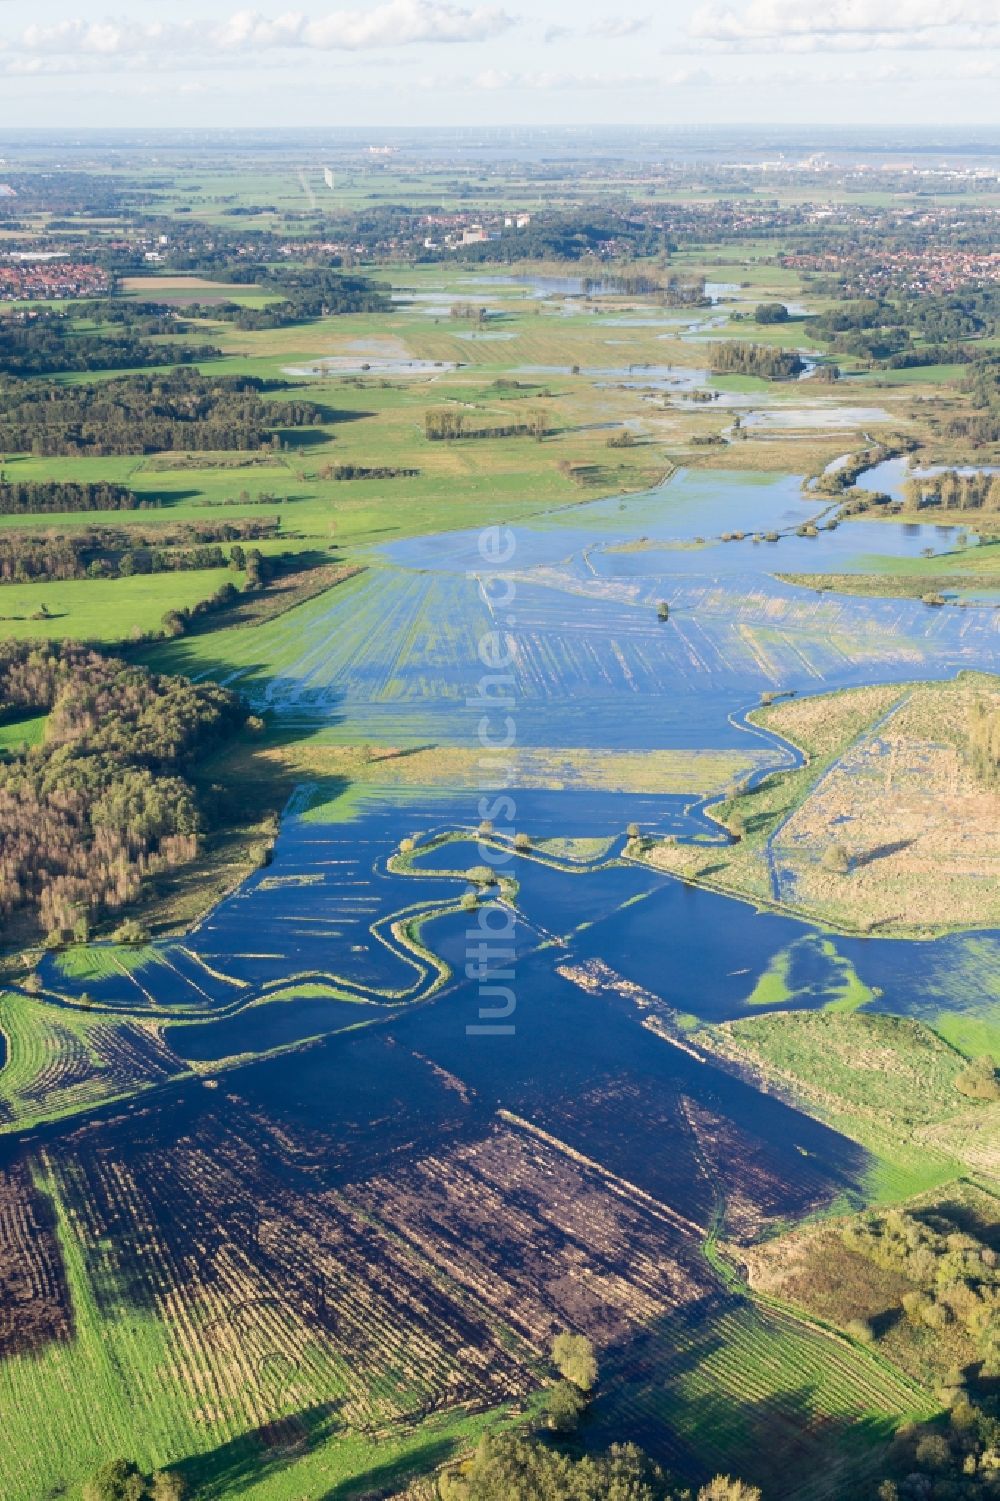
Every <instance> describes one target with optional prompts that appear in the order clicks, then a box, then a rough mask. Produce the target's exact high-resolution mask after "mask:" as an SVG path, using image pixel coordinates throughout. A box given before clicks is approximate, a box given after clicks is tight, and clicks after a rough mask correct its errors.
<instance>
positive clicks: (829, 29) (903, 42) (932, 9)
mask: <svg viewBox="0 0 1000 1501" xmlns="http://www.w3.org/2000/svg"><path fill="white" fill-rule="evenodd" d="M688 36H689V37H690V38H691V40H692V41H693V42H694V43H695V44H701V45H702V46H705V47H708V48H711V50H722V51H735V52H741V51H742V52H750V51H768V52H771V51H780V52H860V51H865V52H867V51H873V50H877V49H882V50H890V51H909V50H921V49H924V48H928V47H938V48H942V49H945V48H947V49H952V50H966V49H971V48H977V47H981V46H989V45H990V44H991V43H992V42H994V41H996V40H997V39H1000V20H998V15H997V7H996V0H893V4H892V5H889V4H888V3H887V0H830V3H829V4H819V3H817V0H748V3H747V4H745V5H744V6H743V7H742V8H739V9H737V8H734V7H732V6H730V5H726V4H719V3H716V0H705V3H702V4H700V5H698V6H697V7H696V9H695V10H694V12H693V13H692V15H691V18H690V20H689V22H688Z"/></svg>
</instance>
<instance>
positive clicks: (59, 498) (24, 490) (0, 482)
mask: <svg viewBox="0 0 1000 1501" xmlns="http://www.w3.org/2000/svg"><path fill="white" fill-rule="evenodd" d="M145 504H146V505H158V504H159V501H151V502H150V501H147V502H145ZM138 508H139V498H138V496H137V495H136V494H135V492H134V491H133V490H130V489H129V488H128V486H127V485H116V484H112V483H111V482H110V481H107V480H104V481H95V482H93V483H86V484H83V483H81V482H80V481H78V480H10V479H8V478H7V476H6V475H5V474H4V472H3V470H2V469H0V516H44V515H47V514H49V513H53V512H55V513H58V512H65V511H135V510H137V509H138Z"/></svg>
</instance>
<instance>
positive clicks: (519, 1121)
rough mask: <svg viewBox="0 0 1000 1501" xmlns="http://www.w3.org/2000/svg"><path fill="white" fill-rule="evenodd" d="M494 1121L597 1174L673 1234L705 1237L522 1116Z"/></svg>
mask: <svg viewBox="0 0 1000 1501" xmlns="http://www.w3.org/2000/svg"><path fill="white" fill-rule="evenodd" d="M497 1118H498V1119H499V1120H503V1121H506V1122H507V1124H508V1125H512V1126H517V1127H518V1129H519V1130H522V1131H526V1132H527V1133H528V1135H529V1136H534V1137H536V1138H537V1139H538V1140H539V1141H544V1142H545V1144H546V1145H547V1146H550V1147H554V1148H555V1149H556V1151H558V1152H561V1153H562V1154H563V1156H564V1157H568V1158H570V1160H571V1161H572V1162H576V1163H579V1164H580V1166H581V1167H585V1168H587V1169H588V1170H589V1171H590V1172H592V1173H597V1174H599V1176H600V1177H601V1178H602V1179H604V1180H605V1181H606V1182H607V1183H608V1184H609V1185H610V1186H611V1188H612V1190H613V1191H614V1192H615V1193H618V1194H621V1195H626V1194H627V1195H631V1196H632V1197H634V1198H636V1199H638V1200H639V1201H640V1202H641V1203H643V1204H645V1205H646V1206H647V1207H648V1208H649V1209H651V1210H653V1212H654V1213H655V1214H658V1215H660V1216H661V1218H663V1219H665V1220H666V1221H667V1222H668V1223H669V1224H671V1225H673V1227H674V1228H675V1229H676V1230H680V1231H681V1233H682V1234H684V1235H696V1236H697V1237H698V1238H699V1240H702V1239H704V1237H705V1235H706V1234H707V1231H706V1229H705V1226H704V1225H699V1224H698V1223H697V1222H696V1221H695V1220H689V1219H686V1218H685V1216H684V1215H682V1214H680V1213H679V1212H678V1211H677V1210H676V1209H672V1208H671V1207H670V1205H669V1204H664V1202H663V1200H662V1199H657V1198H654V1196H653V1195H652V1194H651V1193H647V1192H646V1190H645V1189H644V1188H640V1187H639V1185H638V1184H637V1183H632V1182H631V1181H630V1180H629V1179H628V1178H622V1177H619V1175H618V1174H617V1173H613V1172H611V1170H610V1169H609V1168H606V1167H604V1166H603V1165H602V1164H601V1163H600V1162H596V1161H595V1160H594V1158H593V1157H587V1156H585V1155H584V1153H583V1152H578V1151H577V1150H576V1148H575V1147H571V1146H570V1145H569V1143H568V1142H565V1141H561V1140H560V1138H559V1137H558V1136H553V1135H552V1133H551V1132H549V1131H546V1130H544V1128H543V1127H541V1126H535V1125H533V1124H532V1122H531V1121H526V1120H525V1119H524V1118H523V1116H520V1115H515V1114H514V1112H513V1111H512V1110H504V1109H503V1108H502V1107H501V1109H499V1110H498V1111H497Z"/></svg>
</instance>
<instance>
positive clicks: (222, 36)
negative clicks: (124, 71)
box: [0, 0, 514, 60]
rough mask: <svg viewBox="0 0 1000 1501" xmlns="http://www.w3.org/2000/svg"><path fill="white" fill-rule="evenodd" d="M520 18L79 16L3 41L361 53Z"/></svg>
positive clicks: (117, 49)
mask: <svg viewBox="0 0 1000 1501" xmlns="http://www.w3.org/2000/svg"><path fill="white" fill-rule="evenodd" d="M513 25H514V18H513V17H512V16H511V15H509V14H508V13H507V12H506V11H505V10H503V9H501V8H500V7H499V6H494V5H475V6H472V7H471V8H467V7H465V6H462V5H457V4H453V3H451V0H383V3H382V4H380V5H376V6H374V8H372V9H370V10H361V9H357V10H351V9H343V10H335V11H331V12H330V13H329V14H328V15H325V16H319V17H308V16H305V15H303V14H302V12H301V11H289V12H287V13H285V14H284V15H280V16H276V17H274V18H273V19H272V18H269V17H267V16H264V15H262V14H261V12H259V11H255V10H242V11H235V12H233V14H232V15H230V16H228V17H227V18H226V19H225V20H223V21H159V20H154V21H129V20H101V21H92V20H88V19H87V18H86V17H83V16H78V17H75V18H72V19H70V20H66V21H58V22H56V23H54V24H51V25H32V26H26V27H25V28H24V29H23V30H22V31H21V32H20V34H19V35H16V36H13V37H8V38H7V39H6V40H2V41H0V56H4V57H12V56H19V57H46V56H48V57H99V58H106V59H109V60H110V59H112V58H115V59H119V58H130V57H142V56H144V55H146V54H148V53H153V54H155V55H160V56H162V55H163V54H164V53H173V54H177V55H181V56H185V57H197V56H205V55H208V56H212V57H217V58H225V57H227V56H233V55H238V56H247V55H253V56H258V57H259V56H260V55H261V54H264V53H269V52H275V51H282V50H287V49H296V50H307V51H314V52H333V51H348V52H356V51H363V50H366V49H372V48H386V47H399V46H409V45H413V44H414V43H420V42H475V41H484V40H488V39H489V38H491V37H495V36H498V35H500V33H501V32H504V31H507V30H508V29H509V28H510V27H511V26H513Z"/></svg>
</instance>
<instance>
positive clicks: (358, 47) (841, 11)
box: [0, 0, 1000, 129]
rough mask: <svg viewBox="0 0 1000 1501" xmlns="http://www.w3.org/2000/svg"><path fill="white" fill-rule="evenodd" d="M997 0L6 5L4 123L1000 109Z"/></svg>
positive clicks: (684, 118)
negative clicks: (241, 6) (246, 7)
mask: <svg viewBox="0 0 1000 1501" xmlns="http://www.w3.org/2000/svg"><path fill="white" fill-rule="evenodd" d="M998 99H1000V0H344V3H342V4H340V5H338V6H336V7H335V8H334V7H332V6H331V4H330V0H300V4H299V6H298V7H297V8H295V9H290V8H286V5H285V0H276V3H275V4H274V5H268V4H267V0H264V7H263V8H260V9H257V8H253V9H245V8H240V6H239V5H234V4H233V3H232V0H228V3H227V0H166V3H163V0H159V3H154V0H117V3H115V0H111V8H109V9H108V10H107V11H105V10H104V9H103V4H102V0H34V3H33V4H32V5H30V6H28V5H27V4H26V3H25V0H0V128H3V127H5V126H18V127H19V126H44V127H47V128H49V129H52V128H62V127H67V128H69V129H73V128H79V127H81V126H123V127H131V128H134V127H136V126H145V127H160V126H169V127H177V126H185V125H187V126H207V127H220V126H233V127H241V126H242V127H246V126H278V125H284V126H321V127H330V126H376V125H384V126H415V125H444V126H454V125H477V124H478V125H580V124H597V125H600V124H623V125H630V124H635V125H671V124H693V125H708V124H738V123H744V122H745V123H748V124H778V123H797V122H799V121H803V120H804V121H809V122H822V123H826V124H836V123H838V122H844V123H850V124H876V125H906V124H924V125H946V124H947V125H995V124H997V123H1000V108H998V104H997V101H998Z"/></svg>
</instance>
